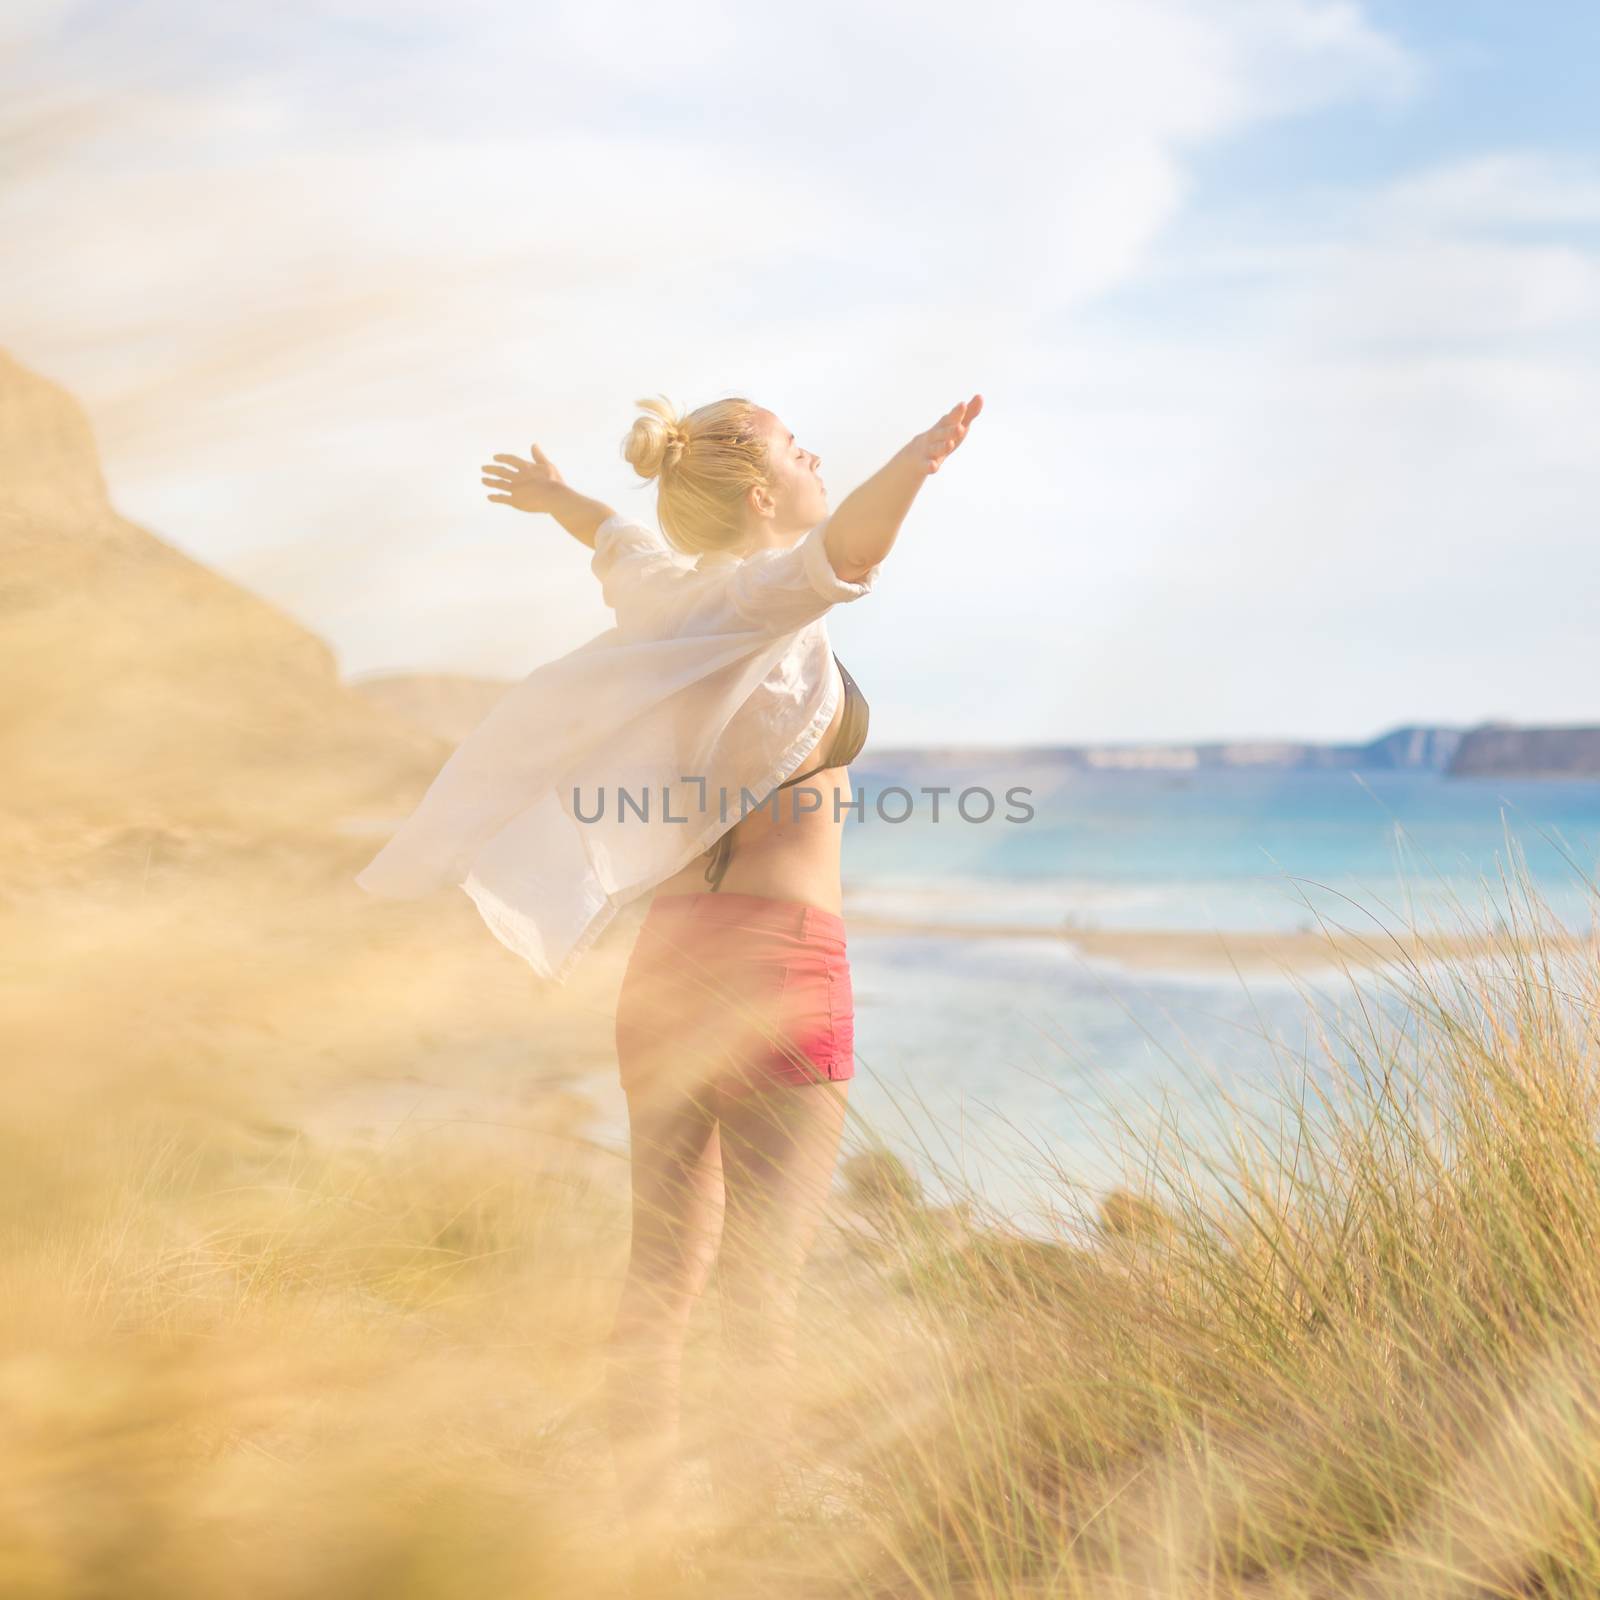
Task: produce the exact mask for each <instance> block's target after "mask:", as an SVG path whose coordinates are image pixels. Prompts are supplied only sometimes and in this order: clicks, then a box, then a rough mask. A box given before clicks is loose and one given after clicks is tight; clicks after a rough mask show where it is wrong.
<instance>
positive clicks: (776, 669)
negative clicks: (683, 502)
mask: <svg viewBox="0 0 1600 1600" xmlns="http://www.w3.org/2000/svg"><path fill="white" fill-rule="evenodd" d="M827 526H828V524H827V522H826V521H823V522H819V523H818V524H817V525H816V526H815V527H814V528H812V529H810V531H809V532H807V533H806V534H805V536H804V537H803V538H801V539H799V540H798V541H797V542H796V543H794V544H792V545H790V546H788V547H787V548H784V549H774V550H761V551H758V552H757V553H756V554H754V555H751V556H746V557H743V558H740V557H738V556H734V555H727V554H722V553H716V554H712V555H704V556H701V557H699V559H698V560H697V559H695V558H694V557H692V556H687V555H684V554H681V553H680V552H678V551H676V550H674V549H673V548H672V547H671V546H669V545H668V544H667V543H666V541H665V539H664V538H663V537H662V536H661V535H660V534H659V533H656V532H654V531H652V530H651V529H649V528H646V527H645V526H644V525H643V524H642V523H639V522H635V521H633V520H632V519H631V518H629V517H626V516H622V515H617V516H612V517H608V518H607V519H606V520H605V521H604V522H603V523H601V524H600V527H599V528H598V529H597V530H596V532H595V539H594V559H593V560H592V561H591V562H590V570H591V571H592V572H593V573H594V575H595V576H596V577H597V578H598V579H599V580H600V583H601V586H602V590H603V593H604V595H605V601H606V604H607V605H608V606H610V608H611V610H612V611H613V613H614V614H615V616H616V625H615V626H614V627H611V628H609V629H607V630H606V632H604V633H602V634H600V635H599V636H598V637H597V638H594V639H591V640H590V641H589V643H588V644H586V645H581V646H580V647H579V648H578V649H576V650H574V651H572V652H571V653H570V654H568V655H565V656H562V657H561V658H560V659H558V660H556V661H551V662H549V663H547V664H546V665H544V666H542V667H538V668H536V669H535V670H534V671H533V672H531V673H530V674H529V675H528V676H527V677H526V678H524V679H523V680H522V682H520V683H519V684H517V685H516V686H515V687H514V688H512V689H511V690H509V691H508V692H507V693H506V695H505V696H504V698H502V699H501V700H500V701H499V702H498V703H497V704H496V705H495V707H494V709H493V710H492V711H491V712H490V713H489V715H488V716H487V717H485V718H484V720H483V721H482V722H481V723H479V724H478V726H477V727H476V728H475V729H473V731H472V732H471V733H470V734H469V735H468V736H467V738H466V739H465V741H464V742H463V743H462V744H461V745H460V746H459V747H458V748H457V749H456V750H455V752H454V753H453V754H452V755H451V757H450V759H449V760H448V761H447V762H446V763H445V764H444V766H443V767H442V768H441V769H440V771H439V775H438V777H436V778H435V779H434V781H433V783H432V784H431V785H430V786H429V788H428V791H427V793H426V794H425V795H424V796H423V798H422V801H421V803H420V804H419V805H418V806H417V809H416V810H415V811H414V812H413V813H412V814H411V816H410V817H409V818H408V819H407V820H406V821H405V822H404V823H403V824H402V825H401V827H400V829H399V831H398V832H396V833H395V835H394V837H393V838H391V839H390V840H389V842H388V843H387V844H386V845H385V846H384V847H383V849H382V850H380V851H379V852H378V854H377V855H376V856H375V857H374V858H373V860H372V861H371V862H370V863H369V864H368V865H367V866H366V867H365V868H364V869H363V870H362V871H361V872H360V874H358V876H357V877H356V880H355V881H356V883H358V884H359V885H360V886H361V888H363V889H364V890H366V891H367V892H368V893H369V894H374V895H378V896H380V897H382V898H385V899H412V898H415V897H417V896H419V895H425V894H429V893H432V892H433V891H435V890H437V889H440V888H444V887H447V886H449V885H452V884H454V885H459V887H461V888H462V889H464V890H465V891H466V892H467V894H469V895H470V896H471V897H472V900H473V903H474V904H475V905H476V906H477V908H478V910H479V912H480V913H481V914H482V916H483V919H484V921H485V922H486V923H487V924H488V926H489V928H490V930H491V931H492V932H493V933H494V935H495V937H496V938H497V939H499V940H500V941H501V943H502V944H504V945H506V946H507V947H508V948H510V949H512V950H514V951H516V953H517V954H518V955H520V956H522V957H523V958H524V959H525V960H527V961H528V963H529V964H530V965H531V966H532V967H533V969H534V971H535V972H536V973H538V974H539V976H540V977H541V978H544V979H547V980H550V981H552V982H554V983H558V984H559V983H564V982H565V981H566V980H567V978H568V976H569V975H570V974H571V971H572V968H573V966H574V965H575V964H576V963H577V961H578V959H579V957H580V956H582V955H583V954H584V952H585V951H586V950H588V948H589V947H590V946H591V945H592V944H593V943H594V941H595V940H596V939H597V938H598V937H599V936H600V933H601V932H602V930H603V929H604V928H605V927H606V925H607V924H608V923H609V922H610V921H611V919H612V918H613V917H614V916H615V915H616V913H617V912H618V910H620V909H621V908H622V907H623V906H624V905H626V904H627V903H628V902H629V901H630V900H632V899H634V898H635V897H636V896H638V895H640V894H643V893H645V892H646V891H648V890H650V889H653V888H654V887H655V886H656V885H657V884H658V883H660V882H662V881H663V879H666V878H669V877H671V876H672V874H673V873H674V872H677V871H678V870H679V869H680V868H682V867H683V866H685V865H686V864H687V863H688V862H690V861H692V860H693V859H694V858H695V857H696V856H698V855H700V854H702V853H703V852H704V851H706V850H708V849H709V848H710V847H711V846H712V845H713V844H714V843H715V842H716V840H717V838H718V837H719V836H720V835H721V834H722V833H724V832H726V830H727V829H728V828H730V827H732V826H734V825H735V824H736V823H737V822H738V821H739V819H740V816H741V790H742V789H747V790H748V791H749V798H748V800H747V801H746V807H747V808H749V807H753V805H754V804H755V803H756V802H757V801H760V800H764V799H766V797H767V796H768V795H770V794H771V793H772V791H773V790H774V789H776V788H777V787H778V785H779V784H780V783H782V782H783V781H784V779H785V778H788V777H789V776H790V775H791V774H793V773H794V772H796V771H797V770H798V769H799V767H800V763H801V762H802V761H804V760H805V759H806V757H807V756H809V755H810V754H811V753H812V751H813V749H814V748H815V746H816V744H817V741H818V740H819V739H820V738H821V737H822V735H823V734H824V733H825V732H826V731H827V728H828V725H829V723H830V722H832V721H833V715H834V712H835V711H836V710H837V708H838V703H839V696H840V693H841V691H842V684H841V681H840V678H839V674H838V672H837V671H836V670H835V669H834V665H833V647H832V645H831V644H830V643H829V639H828V631H827V623H826V621H825V616H826V613H827V612H828V611H829V610H830V609H831V608H832V607H833V606H834V605H836V604H837V603H838V602H840V601H842V600H857V599H859V598H860V597H861V596H862V595H864V594H866V593H867V592H868V591H869V590H870V589H871V588H872V586H873V583H874V582H875V581H876V579H877V576H878V573H879V571H880V570H881V564H880V566H875V567H873V568H872V569H871V570H870V571H869V572H868V573H867V574H866V575H865V576H864V577H863V578H862V579H861V580H860V582H858V583H849V582H846V581H845V580H844V579H843V578H841V577H839V576H838V574H837V573H836V572H835V571H834V570H833V564H832V563H831V562H830V561H829V559H828V554H827V550H826V548H825V547H824V545H823V539H824V536H825V534H826V532H827ZM702 779H703V780H704V783H703V785H702V783H701V781H699V780H702ZM619 788H620V789H626V790H627V791H628V793H629V795H630V796H631V797H632V798H633V801H634V805H631V806H624V805H622V804H621V802H620V798H619V795H618V793H617V791H618V790H619ZM724 789H725V790H726V793H727V800H726V802H724V801H723V800H722V798H721V791H722V790H724ZM602 790H603V791H604V798H605V809H604V811H603V813H602V814H601V818H600V820H598V821H595V822H584V821H580V820H579V817H578V816H577V815H576V814H575V812H574V802H575V801H576V804H577V806H578V807H579V808H581V810H582V813H583V815H584V816H585V817H590V816H593V815H594V814H595V812H596V810H597V808H598V806H599V803H600V792H601V791H602ZM574 791H576V793H575V792H574ZM663 791H665V792H666V795H667V805H666V807H665V808H664V807H663V805H662V795H663ZM646 795H648V797H649V801H648V804H649V820H648V821H643V820H641V819H640V817H639V816H638V814H637V810H636V809H635V807H636V806H637V805H642V804H643V803H644V797H645V796H646ZM669 819H671V820H669ZM678 819H682V820H678Z"/></svg>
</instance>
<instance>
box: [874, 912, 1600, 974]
mask: <svg viewBox="0 0 1600 1600" xmlns="http://www.w3.org/2000/svg"><path fill="white" fill-rule="evenodd" d="M847 920H848V923H849V927H850V929H851V931H852V932H859V933H892V934H913V935H920V936H924V937H928V938H959V939H1048V940H1054V941H1057V942H1060V943H1064V944H1067V945H1070V946H1071V947H1072V948H1073V949H1074V950H1075V951H1077V952H1078V954H1080V955H1081V956H1083V957H1084V959H1085V960H1089V961H1109V962H1115V963H1116V964H1117V965H1118V966H1122V967H1127V968H1129V969H1133V970H1138V971H1163V972H1174V973H1182V974H1186V975H1193V976H1219V975H1227V974H1229V973H1231V972H1235V971H1238V972H1241V973H1263V972H1292V973H1302V974H1303V973H1313V972H1316V973H1324V972H1337V971H1339V970H1341V969H1343V968H1345V967H1351V968H1360V969H1362V970H1373V969H1376V968H1380V967H1384V966H1389V965H1392V964H1394V963H1396V962H1400V963H1405V962H1415V963H1419V964H1420V963H1424V962H1434V961H1446V960H1453V959H1462V958H1468V957H1472V956H1476V955H1481V954H1483V953H1484V940H1485V936H1484V935H1483V934H1482V933H1476V934H1431V935H1426V934H1418V935H1415V936H1413V935H1411V934H1409V933H1406V932H1398V933H1390V932H1386V931H1382V930H1376V931H1374V932H1373V933H1371V934H1366V935H1356V934H1351V933H1343V932H1333V931H1330V932H1328V933H1322V932H1292V933H1272V932H1260V933H1254V932H1234V931H1216V930H1207V931H1205V932H1199V931H1196V930H1193V929H1187V928H1098V929H1082V928H1049V927H1041V926H1039V925H1038V924H1036V923H1020V922H1015V923H1013V922H1000V923H989V924H981V925H980V924H962V925H955V924H944V923H936V922H923V921H915V920H905V921H899V920H896V919H893V918H888V917H872V916H850V917H848V919H847ZM1550 943H1551V945H1552V946H1553V947H1555V948H1559V949H1562V950H1576V949H1581V948H1582V947H1583V946H1585V945H1589V946H1594V944H1595V940H1594V937H1593V935H1592V934H1571V935H1568V936H1567V937H1566V938H1565V939H1552V940H1551V941H1550Z"/></svg>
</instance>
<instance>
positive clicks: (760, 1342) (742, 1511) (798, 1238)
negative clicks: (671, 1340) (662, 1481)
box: [717, 1081, 849, 1521]
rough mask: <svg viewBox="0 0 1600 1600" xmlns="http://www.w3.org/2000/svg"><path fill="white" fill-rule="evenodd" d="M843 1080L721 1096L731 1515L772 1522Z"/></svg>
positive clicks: (724, 1465)
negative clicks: (799, 1325) (805, 1289)
mask: <svg viewBox="0 0 1600 1600" xmlns="http://www.w3.org/2000/svg"><path fill="white" fill-rule="evenodd" d="M848 1088H849V1084H848V1082H844V1081H840V1082H829V1083H815V1084H800V1085H781V1084H780V1085H775V1086H774V1087H773V1088H772V1089H770V1090H765V1091H763V1092H761V1093H758V1094H749V1095H740V1096H724V1097H723V1098H722V1100H721V1101H720V1104H719V1109H720V1112H721V1148H722V1175H723V1187H724V1192H725V1195H726V1202H725V1213H724V1219H723V1229H722V1251H721V1256H720V1259H719V1263H718V1268H717V1282H718V1287H719V1291H720V1298H721V1303H722V1318H723V1354H724V1362H725V1366H726V1369H727V1370H726V1374H725V1377H724V1381H723V1383H722V1385H721V1386H720V1388H721V1394H722V1397H723V1402H724V1404H723V1411H724V1428H723V1437H722V1440H721V1448H720V1449H719V1451H718V1453H717V1456H718V1459H717V1479H718V1491H719V1498H720V1499H721V1500H722V1503H723V1506H724V1509H725V1511H726V1513H727V1514H728V1515H729V1516H730V1518H731V1519H733V1520H735V1521H743V1520H745V1519H746V1518H748V1517H750V1516H752V1515H754V1516H770V1515H771V1514H772V1512H773V1511H774V1510H775V1509H776V1508H777V1506H778V1504H779V1494H778V1491H779V1486H780V1484H781V1482H782V1479H783V1469H784V1464H785V1462H786V1460H787V1458H788V1455H789V1429H790V1418H791V1412H792V1382H793V1374H794V1361H795V1329H794V1321H795V1311H796V1307H797V1304H798V1300H799V1289H800V1274H801V1269H802V1268H803V1266H804V1265H805V1261H806V1258H807V1256H808V1255H809V1254H810V1252H811V1247H812V1245H813V1243H814V1242H815V1239H816V1235H817V1228H818V1225H819V1223H820V1222H821V1218H822V1211H823V1207H824V1205H825V1203H826V1201H827V1197H828V1190H829V1188H830V1186H831V1184H832V1181H833V1169H834V1164H835V1162H836V1161H837V1159H838V1154H839V1141H840V1138H841V1136H842V1134H843V1131H844V1119H845V1105H846V1100H847V1091H848Z"/></svg>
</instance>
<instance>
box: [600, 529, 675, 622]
mask: <svg viewBox="0 0 1600 1600" xmlns="http://www.w3.org/2000/svg"><path fill="white" fill-rule="evenodd" d="M679 565H680V563H679V561H678V559H677V557H676V556H675V555H674V554H673V552H672V550H671V549H670V548H669V546H668V545H667V542H666V540H665V539H663V538H662V537H661V535H660V534H659V533H656V532H654V531H653V530H652V529H650V528H647V527H645V525H644V524H643V523H642V522H635V521H634V520H633V518H632V517H628V516H624V515H623V514H622V513H621V512H618V513H616V514H615V515H613V516H609V517H607V518H606V520H605V521H604V522H602V523H601V524H600V526H599V527H598V528H596V529H595V534H594V557H593V559H592V560H591V561H590V562H589V570H590V571H591V572H592V573H593V574H594V575H595V577H597V578H598V579H599V580H600V588H601V592H602V593H603V594H604V596H605V602H606V604H607V605H608V606H610V607H611V609H612V610H613V611H615V610H616V609H617V606H618V605H619V604H620V603H621V602H623V601H624V600H625V599H626V598H627V596H628V595H629V594H630V593H631V592H632V591H633V590H634V589H635V588H637V587H638V586H639V585H640V584H642V583H645V582H647V581H648V580H649V579H650V578H651V577H653V576H655V575H657V574H659V573H662V572H666V571H668V570H669V569H675V568H677V567H678V566H679Z"/></svg>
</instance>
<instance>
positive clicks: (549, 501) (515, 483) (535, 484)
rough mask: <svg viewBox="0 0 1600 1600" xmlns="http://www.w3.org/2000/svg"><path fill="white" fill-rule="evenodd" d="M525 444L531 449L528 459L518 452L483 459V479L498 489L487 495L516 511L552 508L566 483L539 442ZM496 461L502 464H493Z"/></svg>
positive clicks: (549, 509)
mask: <svg viewBox="0 0 1600 1600" xmlns="http://www.w3.org/2000/svg"><path fill="white" fill-rule="evenodd" d="M528 448H529V449H530V450H531V451H532V452H533V459H532V460H531V461H524V460H523V459H522V457H521V456H496V457H495V458H494V461H492V462H485V463H484V465H483V469H482V470H483V481H484V483H485V484H486V485H487V486H488V487H489V488H491V489H494V490H497V491H498V492H497V493H495V494H491V495H490V496H489V499H491V500H493V501H496V502H497V503H498V504H500V505H503V506H514V507H515V508H516V509H517V510H518V511H552V510H554V509H555V506H556V505H557V503H558V502H559V500H560V498H561V494H560V492H561V491H562V490H563V489H565V488H566V486H567V485H566V480H565V479H564V478H563V477H562V476H561V474H560V473H559V472H558V471H557V470H556V466H555V463H554V462H553V461H551V459H550V458H549V457H548V456H547V455H546V454H545V453H544V451H543V450H541V449H540V448H539V447H538V445H536V444H535V445H530V446H529V447H528ZM495 462H499V463H501V465H499V466H496V465H495Z"/></svg>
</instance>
